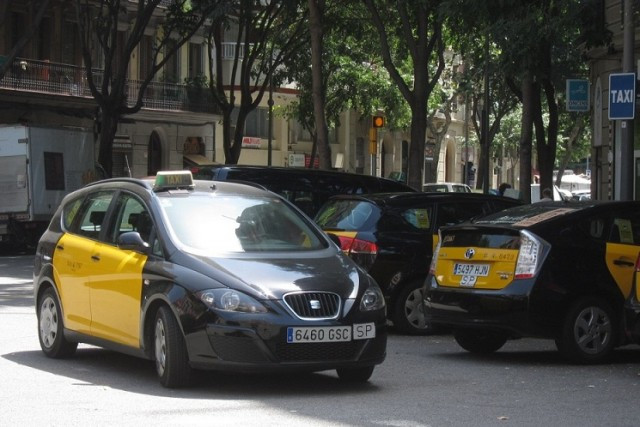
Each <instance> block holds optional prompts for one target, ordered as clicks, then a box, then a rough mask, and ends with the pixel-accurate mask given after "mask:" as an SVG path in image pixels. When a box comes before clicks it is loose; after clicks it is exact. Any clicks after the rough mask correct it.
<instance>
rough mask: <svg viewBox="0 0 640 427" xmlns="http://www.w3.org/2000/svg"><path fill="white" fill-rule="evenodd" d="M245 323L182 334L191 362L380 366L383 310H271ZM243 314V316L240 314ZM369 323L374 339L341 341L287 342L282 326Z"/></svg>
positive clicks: (251, 366)
mask: <svg viewBox="0 0 640 427" xmlns="http://www.w3.org/2000/svg"><path fill="white" fill-rule="evenodd" d="M250 316H252V318H251V320H250V321H246V320H245V321H242V322H240V323H239V322H232V321H226V322H219V321H218V322H216V323H207V325H206V327H204V328H202V329H200V330H197V331H194V332H192V333H189V334H187V335H186V337H185V338H186V343H187V349H188V352H189V359H190V362H191V366H192V367H194V368H197V369H220V370H230V371H240V372H269V371H308V372H312V371H323V370H329V369H336V368H349V367H364V366H373V365H377V364H380V363H382V362H383V361H384V359H385V357H386V346H387V326H386V318H385V317H384V313H382V316H380V314H378V315H375V316H370V315H369V316H365V315H362V316H351V317H350V318H348V319H342V320H336V321H317V322H305V321H301V320H294V319H293V318H290V317H288V316H286V317H285V316H279V315H276V314H268V315H250ZM245 317H246V316H245ZM371 322H373V323H374V324H375V328H376V335H375V338H371V339H364V340H351V341H346V342H322V343H296V344H292V343H287V337H286V334H287V327H310V326H344V325H352V324H358V323H371Z"/></svg>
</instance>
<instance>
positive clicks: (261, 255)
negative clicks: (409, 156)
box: [34, 171, 387, 387]
mask: <svg viewBox="0 0 640 427" xmlns="http://www.w3.org/2000/svg"><path fill="white" fill-rule="evenodd" d="M34 285H35V290H34V292H35V306H36V312H37V317H38V332H39V333H38V336H39V340H40V345H41V348H42V351H43V352H44V353H45V354H46V355H47V356H49V357H53V358H62V357H69V356H72V355H73V354H74V353H75V351H76V349H77V344H78V343H89V344H93V345H97V346H101V347H105V348H109V349H114V350H117V351H122V352H125V353H128V354H132V355H136V356H140V357H143V358H147V359H150V360H153V361H155V366H156V370H157V374H158V376H159V379H160V382H161V383H162V384H163V385H164V386H167V387H179V386H184V385H188V384H189V382H190V379H191V378H192V377H193V370H197V369H221V370H236V371H246V372H256V371H258V372H263V371H279V370H291V371H293V370H297V371H324V370H332V369H335V370H337V373H338V376H339V377H340V378H342V379H345V380H349V381H367V380H368V379H369V378H370V376H371V374H372V372H373V370H374V367H375V365H377V364H380V363H382V361H383V360H384V358H385V355H386V340H387V332H386V326H385V321H386V318H385V301H384V297H383V296H382V293H381V291H380V288H379V287H378V285H377V284H376V283H375V281H374V280H373V279H372V278H371V277H370V276H369V275H368V274H367V273H366V272H364V271H363V270H362V269H361V268H359V267H358V266H357V265H356V264H355V263H354V262H353V261H352V260H351V259H349V258H348V257H347V256H345V255H344V254H343V253H342V252H341V251H340V248H338V246H337V245H336V244H335V243H334V242H333V241H332V240H331V239H330V238H329V237H328V236H327V235H326V234H325V233H323V232H322V230H321V229H320V228H318V227H317V226H316V225H315V224H314V223H313V221H311V220H310V219H309V218H308V217H307V216H306V215H304V214H303V213H302V212H301V211H300V210H299V209H297V208H296V207H294V206H293V205H292V204H291V203H289V202H287V201H286V200H285V199H283V198H282V197H280V196H278V195H277V194H275V193H272V192H269V191H266V190H263V189H260V188H256V187H254V186H250V185H244V184H239V183H227V182H212V181H198V180H195V181H194V180H193V179H192V176H191V173H190V172H188V171H178V172H166V173H165V172H160V173H158V176H157V177H156V178H155V180H141V179H133V178H115V179H109V180H105V181H99V182H97V183H93V184H89V185H87V186H86V187H84V188H82V189H80V190H78V191H76V192H73V193H71V194H69V195H68V196H67V197H66V198H65V199H64V200H63V202H62V204H61V206H60V207H59V208H58V210H57V212H56V214H55V216H54V218H53V220H52V221H51V223H50V226H49V228H48V230H47V231H46V232H45V233H44V235H43V236H42V238H41V240H40V242H39V245H38V248H37V253H36V257H35V268H34Z"/></svg>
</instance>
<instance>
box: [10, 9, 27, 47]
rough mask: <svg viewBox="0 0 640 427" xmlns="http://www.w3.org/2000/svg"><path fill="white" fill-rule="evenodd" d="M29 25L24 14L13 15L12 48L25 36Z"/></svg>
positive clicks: (16, 13)
mask: <svg viewBox="0 0 640 427" xmlns="http://www.w3.org/2000/svg"><path fill="white" fill-rule="evenodd" d="M26 25H27V18H26V15H25V14H24V13H20V12H13V13H12V14H11V46H15V45H17V44H18V42H19V41H20V39H21V38H22V37H23V36H24V33H25V29H26V28H27V27H26Z"/></svg>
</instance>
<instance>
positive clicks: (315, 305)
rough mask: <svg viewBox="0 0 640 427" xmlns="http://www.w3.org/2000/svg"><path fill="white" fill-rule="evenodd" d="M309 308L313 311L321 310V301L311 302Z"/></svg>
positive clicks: (313, 300)
mask: <svg viewBox="0 0 640 427" xmlns="http://www.w3.org/2000/svg"><path fill="white" fill-rule="evenodd" d="M309 306H310V307H311V309H312V310H320V301H318V300H317V299H312V300H310V301H309Z"/></svg>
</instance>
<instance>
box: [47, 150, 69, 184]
mask: <svg viewBox="0 0 640 427" xmlns="http://www.w3.org/2000/svg"><path fill="white" fill-rule="evenodd" d="M44 185H45V188H46V189H47V190H64V161H63V157H62V153H47V152H45V153H44Z"/></svg>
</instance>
